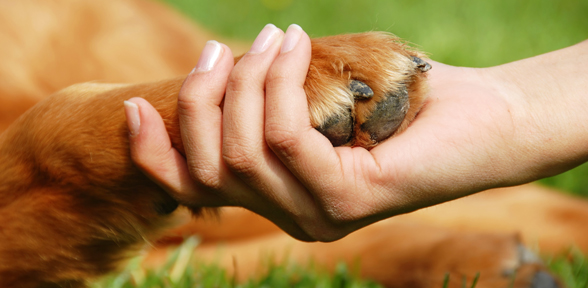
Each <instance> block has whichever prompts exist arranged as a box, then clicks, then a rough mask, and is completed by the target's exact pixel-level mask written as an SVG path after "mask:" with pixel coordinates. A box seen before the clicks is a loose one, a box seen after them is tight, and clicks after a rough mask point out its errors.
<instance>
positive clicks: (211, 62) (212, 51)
mask: <svg viewBox="0 0 588 288" xmlns="http://www.w3.org/2000/svg"><path fill="white" fill-rule="evenodd" d="M222 51H223V47H222V46H221V45H220V43H218V42H216V41H214V40H210V41H208V42H206V46H204V49H203V50H202V54H201V55H200V59H198V64H196V67H195V68H194V70H192V72H191V73H194V72H208V71H210V70H212V68H214V66H215V65H216V63H217V62H218V59H219V58H220V56H221V54H222Z"/></svg>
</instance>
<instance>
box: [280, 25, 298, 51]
mask: <svg viewBox="0 0 588 288" xmlns="http://www.w3.org/2000/svg"><path fill="white" fill-rule="evenodd" d="M302 33H304V31H303V30H302V28H301V27H300V26H298V25H296V24H292V25H290V27H288V30H286V36H285V37H284V42H282V49H281V50H280V53H286V52H288V51H290V50H292V49H294V47H296V44H298V40H300V36H302Z"/></svg>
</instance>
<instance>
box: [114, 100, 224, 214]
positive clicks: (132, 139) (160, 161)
mask: <svg viewBox="0 0 588 288" xmlns="http://www.w3.org/2000/svg"><path fill="white" fill-rule="evenodd" d="M124 107H125V114H126V116H127V124H128V126H129V131H130V134H129V145H130V151H131V158H132V159H133V162H134V163H135V165H137V167H139V169H141V170H142V171H143V173H145V175H147V176H148V177H150V178H151V180H153V181H154V182H155V183H157V184H158V185H159V186H160V187H162V188H163V189H164V190H165V191H166V192H168V193H169V194H170V195H171V196H172V197H174V198H175V199H176V200H178V201H179V202H184V203H199V205H200V206H218V205H222V203H223V200H222V199H221V198H219V197H218V196H217V195H215V194H211V193H205V192H204V191H201V190H198V189H197V187H196V186H195V185H194V182H193V181H192V179H191V178H190V173H189V171H188V167H187V166H186V160H185V159H184V157H182V155H180V153H179V152H178V151H177V150H176V149H174V148H173V147H172V144H171V141H170V138H169V135H168V133H167V130H166V128H165V124H164V123H163V119H162V118H161V116H160V115H159V113H157V110H155V108H153V106H151V104H149V102H147V101H146V100H145V99H143V98H138V97H135V98H131V99H129V100H128V101H125V102H124ZM188 192H189V193H188Z"/></svg>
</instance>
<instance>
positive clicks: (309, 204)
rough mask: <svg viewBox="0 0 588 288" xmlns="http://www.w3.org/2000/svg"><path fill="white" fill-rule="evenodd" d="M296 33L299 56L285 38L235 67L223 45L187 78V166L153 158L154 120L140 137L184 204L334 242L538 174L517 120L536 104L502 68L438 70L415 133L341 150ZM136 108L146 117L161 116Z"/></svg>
mask: <svg viewBox="0 0 588 288" xmlns="http://www.w3.org/2000/svg"><path fill="white" fill-rule="evenodd" d="M290 31H291V32H290V34H292V35H293V36H292V38H290V40H289V41H292V39H295V38H296V37H300V38H298V39H299V41H298V42H297V44H296V45H295V46H294V48H293V49H292V50H290V51H288V52H283V53H279V51H278V50H279V45H280V44H279V42H281V37H282V36H281V35H282V34H281V32H275V33H278V34H276V36H274V37H275V38H273V42H272V41H270V40H268V41H269V42H268V43H270V44H268V45H269V47H268V48H267V49H268V50H265V51H264V52H260V53H249V54H248V55H246V56H245V57H244V58H243V59H242V60H241V61H240V62H239V63H238V64H237V65H236V66H235V68H234V69H233V70H232V71H231V65H230V64H231V62H232V61H230V60H229V57H230V56H229V55H230V53H227V51H228V48H227V47H225V46H222V47H223V48H222V50H221V51H223V52H221V56H219V57H220V58H219V60H218V62H217V64H216V66H215V67H214V68H213V69H212V70H209V71H196V72H195V73H192V74H191V75H190V76H189V77H188V78H187V79H186V82H185V84H184V88H183V89H182V92H181V93H180V97H179V115H180V123H181V126H182V136H183V139H184V146H185V147H186V156H187V161H188V162H187V163H188V165H187V166H186V165H185V164H183V163H182V157H181V156H178V155H179V154H177V152H175V153H176V154H174V155H175V156H173V157H169V155H168V156H167V158H166V156H165V155H162V154H164V153H153V151H156V149H155V148H154V147H153V141H150V140H149V139H150V138H151V136H149V135H159V136H157V137H159V138H158V139H161V135H164V133H165V129H164V128H161V127H162V126H161V125H160V124H156V123H154V122H153V124H149V125H153V128H155V127H156V126H157V125H159V127H160V128H159V129H149V128H148V127H149V125H145V124H142V125H141V129H145V131H146V132H145V133H144V132H141V133H142V136H141V139H133V138H132V137H131V151H132V155H133V158H134V160H135V161H136V162H137V163H138V165H139V167H141V168H142V169H143V170H144V171H145V172H146V173H147V174H148V175H150V176H151V177H152V179H154V180H155V181H156V182H158V183H160V185H162V186H163V187H165V188H166V190H167V191H168V192H169V193H170V194H172V195H174V196H175V197H176V198H177V199H178V200H179V201H180V202H181V203H182V204H184V205H188V206H190V205H196V206H220V205H239V206H243V207H246V208H248V209H250V210H253V211H255V212H257V213H259V214H260V215H262V216H264V217H266V218H268V219H270V220H272V221H274V222H275V223H276V224H277V225H279V226H280V227H281V228H282V229H284V230H285V231H287V232H288V233H290V234H291V235H293V236H294V237H296V238H299V239H302V240H322V241H330V240H335V239H338V238H340V237H342V236H344V235H346V234H348V233H350V232H351V231H354V230H356V229H358V228H360V227H363V226H365V225H368V224H370V223H373V222H375V221H378V220H381V219H383V218H386V217H390V216H393V215H397V214H400V213H406V212H409V211H412V210H415V209H419V208H422V207H425V206H429V205H433V204H436V203H440V202H443V201H447V200H451V199H455V198H457V197H461V196H464V195H467V194H470V193H473V192H476V191H480V190H483V189H486V188H490V187H495V186H505V185H513V184H518V183H523V182H525V181H529V180H532V178H533V177H536V173H535V174H534V173H533V172H532V170H533V169H532V168H531V167H532V164H533V163H532V162H533V161H528V160H529V159H528V158H529V153H520V152H521V151H527V152H529V151H530V150H529V149H527V150H524V149H523V150H521V146H522V145H523V144H525V141H522V140H521V137H520V133H518V131H520V128H521V127H522V126H521V125H520V123H521V122H523V121H515V120H520V118H519V119H517V117H513V115H515V116H516V115H519V114H520V111H522V110H524V107H523V106H524V105H523V102H524V101H521V100H520V99H521V97H517V95H516V93H515V94H510V93H506V92H505V91H506V90H505V89H506V88H504V87H503V86H504V83H503V82H504V81H501V79H500V77H495V73H494V72H495V71H494V70H492V69H478V70H476V69H469V68H457V67H451V66H446V65H443V64H439V63H433V70H432V71H431V72H430V83H431V93H430V95H429V99H428V100H427V103H426V105H425V106H424V107H423V109H422V111H421V113H420V114H419V116H418V117H417V118H416V120H415V121H414V122H413V123H412V125H411V127H410V129H408V130H407V131H406V132H404V133H402V134H400V135H398V136H397V137H395V138H392V139H389V140H387V141H384V142H382V143H381V144H380V145H379V146H377V147H375V148H374V149H372V150H370V151H367V150H365V149H363V148H358V147H354V148H351V147H336V148H333V146H332V145H331V143H330V142H329V141H328V140H327V139H326V138H325V137H324V136H323V135H321V134H320V133H318V131H316V130H315V129H313V128H312V127H311V125H310V122H309V121H307V120H306V119H308V118H309V114H308V104H307V102H306V101H307V100H306V97H305V95H304V91H303V90H302V84H303V83H304V78H305V75H306V71H307V70H308V61H309V59H310V44H309V41H308V37H307V36H306V34H305V33H303V32H301V30H299V29H297V28H291V29H290ZM297 32H300V33H301V34H300V35H301V36H297V35H296V33H297ZM278 35H279V36H278ZM256 42H257V41H256ZM286 42H288V41H286ZM290 43H292V42H290ZM272 61H273V62H272ZM199 66H200V64H199ZM197 67H198V66H197ZM264 80H265V81H264ZM264 85H265V94H264ZM196 87H198V89H196ZM500 87H503V88H504V89H502V88H500ZM225 89H226V96H225V100H224V107H223V108H222V109H221V103H222V99H223V98H222V96H223V92H224V91H225ZM507 90H508V89H507ZM204 92H206V93H204ZM264 95H265V98H264ZM507 95H508V96H511V97H507ZM519 96H520V95H519ZM195 99H197V100H195ZM131 101H136V102H137V103H138V104H139V105H140V106H141V111H142V113H141V114H143V110H147V109H150V108H149V106H148V104H146V103H141V100H138V99H133V100H131ZM142 117H143V115H142ZM142 120H143V119H142ZM142 123H143V122H142ZM221 127H222V128H221ZM142 131H143V130H142ZM157 131H158V132H157ZM157 133H159V134H157ZM157 137H155V136H153V139H155V138H157ZM150 143H151V144H150ZM155 143H157V142H155ZM164 146H165V145H164ZM165 147H167V148H169V149H168V152H169V151H172V152H173V149H171V146H170V145H167V146H165ZM156 148H157V147H156ZM164 150H165V149H164ZM530 152H532V151H530ZM170 153H171V152H170ZM172 154H173V153H172ZM165 159H168V160H165ZM169 159H174V160H173V161H170V160H169ZM162 171H167V172H166V173H162ZM169 171H173V173H170V172H169ZM174 175H180V176H177V177H176V176H174ZM174 177H175V178H174Z"/></svg>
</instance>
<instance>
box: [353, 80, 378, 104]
mask: <svg viewBox="0 0 588 288" xmlns="http://www.w3.org/2000/svg"><path fill="white" fill-rule="evenodd" d="M349 90H351V93H353V98H355V99H357V100H365V99H370V98H372V97H374V91H372V88H370V86H368V85H367V84H365V83H363V82H361V81H359V80H351V82H350V83H349Z"/></svg>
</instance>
